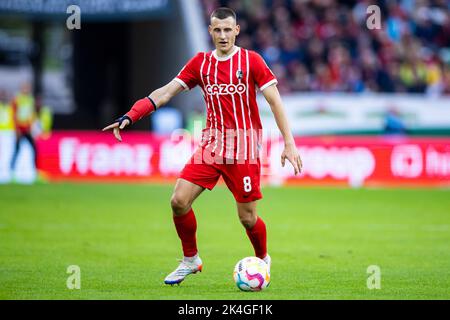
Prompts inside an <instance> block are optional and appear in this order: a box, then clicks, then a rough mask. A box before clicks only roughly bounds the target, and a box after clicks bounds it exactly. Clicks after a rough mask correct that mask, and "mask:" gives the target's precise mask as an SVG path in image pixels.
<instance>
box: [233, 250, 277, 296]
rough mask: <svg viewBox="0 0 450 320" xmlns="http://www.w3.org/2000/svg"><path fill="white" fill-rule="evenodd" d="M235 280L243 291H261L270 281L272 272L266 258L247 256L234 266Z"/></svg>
mask: <svg viewBox="0 0 450 320" xmlns="http://www.w3.org/2000/svg"><path fill="white" fill-rule="evenodd" d="M233 278H234V282H235V283H236V285H237V287H238V288H239V289H241V290H242V291H261V290H263V289H264V288H266V287H267V286H269V283H270V273H269V270H268V268H267V264H266V263H265V262H264V260H262V259H260V258H257V257H246V258H244V259H242V260H240V261H239V262H238V263H237V264H236V266H235V267H234V272H233Z"/></svg>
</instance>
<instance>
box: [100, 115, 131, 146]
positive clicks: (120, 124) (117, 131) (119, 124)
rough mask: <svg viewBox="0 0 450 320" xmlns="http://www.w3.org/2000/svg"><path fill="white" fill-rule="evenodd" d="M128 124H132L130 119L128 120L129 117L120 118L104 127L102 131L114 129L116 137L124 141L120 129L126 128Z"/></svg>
mask: <svg viewBox="0 0 450 320" xmlns="http://www.w3.org/2000/svg"><path fill="white" fill-rule="evenodd" d="M128 125H130V120H128V119H123V120H118V121H116V122H114V123H112V124H110V125H109V126H107V127H104V128H103V129H102V131H106V130H110V129H113V134H114V137H116V139H117V140H119V141H120V142H122V137H121V136H120V130H123V129H125V127H126V126H128Z"/></svg>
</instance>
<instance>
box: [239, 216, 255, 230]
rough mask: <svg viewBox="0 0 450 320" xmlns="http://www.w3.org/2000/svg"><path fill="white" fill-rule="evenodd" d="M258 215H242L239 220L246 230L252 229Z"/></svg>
mask: <svg viewBox="0 0 450 320" xmlns="http://www.w3.org/2000/svg"><path fill="white" fill-rule="evenodd" d="M256 219H257V218H256V215H252V214H249V215H240V216H239V220H240V221H241V224H242V225H243V226H244V228H245V229H251V228H253V226H254V225H255V223H256Z"/></svg>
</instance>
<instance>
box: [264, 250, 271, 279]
mask: <svg viewBox="0 0 450 320" xmlns="http://www.w3.org/2000/svg"><path fill="white" fill-rule="evenodd" d="M263 260H264V262H265V263H267V267H268V271H269V275H270V266H271V264H272V258H271V257H270V256H269V254H266V256H265V257H264V259H263Z"/></svg>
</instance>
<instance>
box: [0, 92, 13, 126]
mask: <svg viewBox="0 0 450 320" xmlns="http://www.w3.org/2000/svg"><path fill="white" fill-rule="evenodd" d="M13 129H14V121H13V110H12V106H11V103H10V101H9V99H8V93H7V92H6V91H5V90H3V89H0V130H13Z"/></svg>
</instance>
